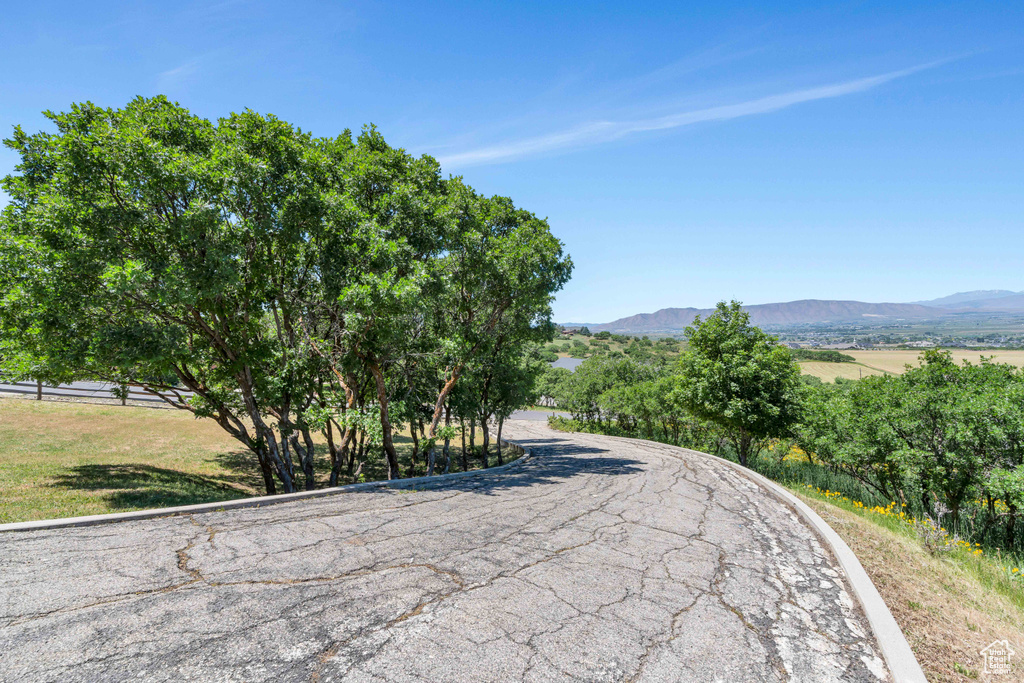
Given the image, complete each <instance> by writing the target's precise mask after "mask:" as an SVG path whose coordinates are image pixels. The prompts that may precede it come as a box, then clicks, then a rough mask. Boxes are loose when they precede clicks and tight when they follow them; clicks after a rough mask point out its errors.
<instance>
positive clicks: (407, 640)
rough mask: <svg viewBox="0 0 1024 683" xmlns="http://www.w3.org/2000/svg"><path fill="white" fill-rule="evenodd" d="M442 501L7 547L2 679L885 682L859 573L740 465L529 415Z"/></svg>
mask: <svg viewBox="0 0 1024 683" xmlns="http://www.w3.org/2000/svg"><path fill="white" fill-rule="evenodd" d="M505 431H506V434H508V436H509V438H510V439H513V440H518V441H520V442H522V443H523V444H524V445H527V446H531V447H532V448H533V449H534V452H535V454H536V455H535V457H534V458H532V459H529V460H528V461H526V462H525V463H522V464H520V465H517V466H514V467H513V468H511V469H510V470H507V471H505V472H503V473H493V474H482V475H479V476H476V477H468V478H461V479H457V480H451V481H448V482H445V483H443V484H439V485H436V486H434V487H432V488H431V489H430V490H421V491H409V490H394V489H384V490H374V491H368V492H358V493H349V494H345V495H338V496H331V497H328V498H320V499H315V500H308V501H302V502H295V503H287V504H281V505H274V506H269V507H266V508H262V509H244V510H236V511H227V512H214V513H207V514H201V515H195V516H193V517H173V518H164V519H157V520H146V521H137V522H126V523H120V524H110V525H103V526H95V527H87V528H79V529H63V530H52V531H36V532H26V533H6V534H0V576H2V579H3V580H2V581H0V679H2V680H11V681H14V680H18V681H23V680H54V681H77V680H82V681H103V680H119V681H120V680H133V681H136V680H217V681H231V680H240V681H241V680H245V681H258V680H283V681H291V680H313V681H332V680H347V681H473V682H474V683H475V682H477V681H521V680H522V681H563V680H565V681H568V680H579V681H623V680H627V681H677V680H678V681H690V680H695V681H713V680H721V681H729V682H735V681H771V680H787V679H791V680H802V681H816V682H817V681H831V680H844V681H874V680H880V679H883V680H884V679H886V678H887V676H888V674H887V673H886V671H885V666H884V664H883V663H882V660H881V659H880V657H879V655H878V652H877V648H876V646H875V645H874V643H873V642H872V639H871V637H870V636H869V635H868V628H867V626H866V620H865V619H864V618H863V617H862V616H861V615H860V614H859V613H858V612H857V610H856V609H855V608H854V607H853V601H852V600H851V598H850V595H849V594H848V592H847V590H846V588H845V585H844V579H843V577H842V574H841V571H840V570H839V569H838V568H837V566H836V565H835V563H834V561H833V560H831V558H830V557H829V555H828V554H827V553H826V552H825V551H824V550H823V549H822V547H821V545H820V544H819V543H818V541H817V540H816V538H815V537H814V535H813V534H812V533H811V531H810V530H809V529H808V528H807V527H806V526H804V525H803V523H802V522H801V521H799V519H798V518H797V517H796V515H795V514H794V513H792V512H791V511H790V510H789V509H787V508H786V507H784V506H783V505H782V504H780V503H779V502H777V501H776V500H775V499H774V498H772V497H770V496H769V495H768V494H766V493H765V492H764V491H763V490H762V489H760V488H759V487H758V486H756V485H755V484H753V483H751V482H750V481H748V480H746V479H745V478H743V477H742V476H740V475H738V474H736V473H734V472H733V471H731V470H730V469H728V468H727V467H725V466H723V465H721V464H718V463H716V462H714V461H712V460H711V459H709V458H706V457H704V456H701V455H700V454H697V453H693V452H691V451H685V450H682V449H678V448H672V447H669V446H661V445H657V444H651V443H647V442H636V441H629V440H624V439H614V438H610V437H603V436H593V435H585V434H572V435H568V434H560V433H557V432H552V431H550V430H548V429H547V427H546V426H545V425H542V424H538V423H530V422H509V423H506V426H505Z"/></svg>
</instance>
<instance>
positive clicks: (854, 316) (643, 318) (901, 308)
mask: <svg viewBox="0 0 1024 683" xmlns="http://www.w3.org/2000/svg"><path fill="white" fill-rule="evenodd" d="M743 310H745V311H747V313H749V314H750V322H752V323H754V324H755V325H787V324H799V323H817V322H846V321H852V320H860V319H863V318H865V317H885V318H918V319H919V318H934V317H935V316H936V314H937V311H936V309H935V308H929V307H928V306H921V305H919V304H891V303H881V304H870V303H865V302H863V301H831V300H822V299H803V300H801V301H787V302H785V303H777V304H757V305H754V306H744V307H743ZM713 312H714V309H713V308H663V309H661V310H660V311H655V312H654V313H640V314H638V315H631V316H629V317H627V318H620V319H618V320H613V321H612V322H610V323H603V324H600V325H589V327H590V329H591V330H592V331H594V332H599V331H601V330H608V331H609V332H669V331H681V330H683V329H685V328H686V327H687V326H689V325H692V324H693V320H694V318H696V317H697V316H698V315H699V316H701V317H706V316H707V315H708V314H710V313H713ZM939 315H941V313H939Z"/></svg>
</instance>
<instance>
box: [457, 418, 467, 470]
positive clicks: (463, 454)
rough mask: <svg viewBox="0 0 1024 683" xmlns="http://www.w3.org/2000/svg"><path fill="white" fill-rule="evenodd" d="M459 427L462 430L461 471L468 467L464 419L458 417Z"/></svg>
mask: <svg viewBox="0 0 1024 683" xmlns="http://www.w3.org/2000/svg"><path fill="white" fill-rule="evenodd" d="M459 429H460V430H461V431H462V471H463V472H465V471H466V470H468V469H469V462H467V461H466V421H465V420H463V419H462V418H461V417H460V418H459Z"/></svg>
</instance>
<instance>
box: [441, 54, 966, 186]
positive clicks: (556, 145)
mask: <svg viewBox="0 0 1024 683" xmlns="http://www.w3.org/2000/svg"><path fill="white" fill-rule="evenodd" d="M945 61H948V60H942V61H940V62H930V63H928V64H920V65H918V66H914V67H911V68H909V69H901V70H899V71H890V72H888V73H884V74H879V75H877V76H869V77H867V78H858V79H855V80H852V81H843V82H841V83H833V84H831V85H824V86H819V87H817V88H807V89H804V90H794V91H790V92H785V93H780V94H776V95H769V96H767V97H760V98H758V99H753V100H747V101H745V102H739V103H736V104H726V105H721V106H716V107H707V108H704V109H696V110H691V111H682V112H678V113H674V114H668V115H666V116H658V117H654V118H647V119H634V120H629V121H593V122H590V123H585V124H582V125H579V126H576V127H574V128H570V129H568V130H564V131H561V132H557V133H550V134H547V135H539V136H536V137H530V138H524V139H521V140H514V141H510V142H504V143H500V144H497V145H492V146H486V147H478V148H476V149H469V150H465V151H462V152H456V153H453V154H447V155H442V156H439V157H438V159H437V160H438V161H439V162H440V163H441V165H442V166H445V167H448V168H463V167H466V166H479V165H483V164H497V163H502V162H506V161H514V160H516V159H521V158H524V157H528V156H534V155H538V154H545V153H549V152H554V151H558V150H568V149H579V148H582V147H590V146H594V145H598V144H602V143H606V142H611V141H613V140H618V139H620V138H623V137H626V136H628V135H632V134H634V133H644V132H650V131H658V130H669V129H672V128H681V127H683V126H689V125H692V124H694V123H701V122H706V121H726V120H729V119H736V118H740V117H743V116H753V115H755V114H767V113H770V112H775V111H779V110H780V109H786V108H787V107H792V106H793V105H796V104H801V103H804V102H813V101H815V100H825V99H830V98H833V97H842V96H844V95H851V94H853V93H858V92H864V91H865V90H870V89H872V88H876V87H878V86H880V85H883V84H885V83H888V82H890V81H894V80H896V79H898V78H902V77H904V76H909V75H910V74H913V73H917V72H918V71H923V70H924V69H928V68H931V67H934V66H937V65H938V64H942V63H944V62H945Z"/></svg>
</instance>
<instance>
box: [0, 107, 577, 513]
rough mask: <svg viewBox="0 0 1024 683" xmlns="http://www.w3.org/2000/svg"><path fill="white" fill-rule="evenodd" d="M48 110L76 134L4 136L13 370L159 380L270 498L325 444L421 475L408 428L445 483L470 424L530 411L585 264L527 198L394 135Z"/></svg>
mask: <svg viewBox="0 0 1024 683" xmlns="http://www.w3.org/2000/svg"><path fill="white" fill-rule="evenodd" d="M47 115H48V117H49V118H50V120H51V121H52V122H53V124H54V126H55V128H56V132H55V133H37V134H34V135H30V134H27V133H25V132H24V131H23V130H21V128H17V129H15V133H14V135H13V137H12V138H11V139H10V140H6V141H5V144H6V145H7V146H8V147H9V148H11V149H12V150H14V151H15V152H16V153H17V154H19V155H20V158H21V162H20V164H19V165H18V167H17V170H16V172H15V173H14V174H12V175H10V176H8V177H7V178H5V179H4V181H3V188H4V190H5V191H6V192H7V193H8V195H10V197H11V203H10V204H9V205H8V206H7V207H6V208H5V209H4V211H3V213H2V216H0V293H2V295H0V371H2V372H3V373H5V374H7V375H9V376H11V375H13V376H19V377H34V378H38V379H41V380H43V381H47V382H51V383H57V382H65V381H70V380H74V379H82V378H93V379H102V380H107V381H112V382H115V383H118V384H124V383H128V382H131V383H136V384H142V385H143V386H145V387H146V388H147V389H148V390H150V391H152V392H153V393H155V394H158V395H160V396H161V397H162V398H163V399H164V400H165V401H167V402H168V403H169V404H171V405H173V406H174V407H176V408H180V409H183V410H188V411H191V412H193V413H195V414H196V415H197V416H200V417H205V418H209V419H212V420H215V421H216V422H217V423H218V424H219V425H220V426H221V427H222V428H223V429H225V430H226V431H227V432H228V433H229V434H231V435H232V436H233V437H235V438H236V439H238V440H239V441H240V442H241V443H242V444H244V445H245V446H246V447H247V448H248V449H250V450H251V451H252V452H253V453H254V454H255V461H256V462H257V463H258V466H259V467H260V470H261V472H262V475H263V480H264V483H265V486H266V490H267V492H268V493H274V492H276V491H277V489H278V487H280V488H281V489H283V490H284V491H285V492H290V491H293V490H295V489H297V488H298V487H299V486H300V485H299V483H298V479H299V477H300V476H301V478H302V479H303V480H304V486H305V488H307V489H309V488H313V487H314V485H315V472H314V464H315V459H314V453H315V444H314V435H316V434H317V433H319V435H320V436H319V437H318V439H317V440H321V439H322V440H325V441H326V443H327V447H328V450H329V452H330V459H331V474H330V477H329V483H330V484H331V485H335V484H336V483H337V481H338V477H339V474H340V473H341V472H342V471H343V470H347V471H348V472H349V473H351V472H352V467H353V462H354V459H355V458H356V457H357V455H358V454H359V453H360V452H362V451H363V450H364V449H365V448H366V444H367V443H370V444H372V443H379V444H380V447H381V448H382V449H383V455H384V457H385V458H386V460H387V463H388V473H389V477H391V478H395V477H398V476H400V472H399V467H398V459H397V454H396V451H395V446H394V442H393V434H394V431H395V429H396V426H397V425H398V424H400V423H404V424H407V425H412V427H413V429H412V434H413V438H414V439H417V441H418V443H417V445H416V449H417V450H418V451H419V452H420V453H422V454H423V456H424V458H425V459H426V462H427V465H426V467H427V470H428V472H429V473H433V471H434V466H435V448H434V446H435V444H437V443H439V442H440V441H444V443H445V444H446V445H447V443H448V440H449V439H450V438H451V437H452V436H453V434H454V429H453V427H452V421H453V420H472V421H475V422H476V423H478V424H479V425H480V426H481V429H482V434H483V438H484V442H485V446H484V448H485V452H486V447H487V446H486V444H487V439H488V430H487V423H488V420H489V419H491V418H492V416H497V418H498V419H499V420H501V418H502V416H505V415H507V414H509V413H510V412H511V411H512V410H513V409H515V408H518V407H520V406H521V405H522V404H523V403H525V402H527V401H528V399H529V394H530V393H531V391H532V383H533V379H534V377H535V376H536V375H537V374H538V372H539V371H540V369H539V368H540V365H539V364H538V362H537V361H536V359H535V358H534V359H531V358H530V357H529V354H527V353H526V351H527V350H528V349H530V348H533V347H535V345H536V344H538V343H540V342H544V341H550V340H551V338H552V335H553V325H552V324H551V322H550V304H551V301H552V295H553V293H554V292H556V291H557V290H559V289H560V288H561V287H562V286H563V284H564V283H565V282H566V281H567V280H568V278H569V276H570V274H571V270H572V264H571V261H570V260H569V258H568V257H567V256H566V255H564V254H563V252H562V245H561V243H560V242H559V241H558V240H557V239H556V238H555V237H553V236H552V234H551V232H550V229H549V227H548V225H547V223H546V221H544V220H541V219H539V218H537V217H536V216H534V215H533V214H531V213H529V212H527V211H524V210H522V209H519V208H517V207H516V206H515V205H514V204H513V202H512V201H511V200H509V199H507V198H504V197H484V196H481V195H479V194H477V193H476V192H474V191H473V190H472V188H470V187H468V186H466V185H465V184H464V183H463V182H462V181H461V179H459V178H449V179H444V178H442V176H441V173H440V168H439V167H438V164H437V163H436V162H435V161H434V160H433V159H432V158H430V157H428V156H423V157H420V158H414V157H412V156H410V155H409V154H407V153H405V152H404V151H403V150H401V149H395V148H392V147H390V146H388V145H387V144H386V143H385V141H384V139H383V138H382V137H381V135H380V134H379V133H378V132H377V131H376V130H375V129H374V128H372V127H370V128H367V129H365V130H364V131H363V132H362V134H361V135H359V136H358V137H357V138H355V139H353V137H352V135H351V134H350V133H349V132H348V131H346V132H345V133H344V134H342V135H340V136H339V137H337V138H316V137H313V136H312V135H310V134H308V133H305V132H303V131H301V130H298V129H296V128H295V127H293V126H292V125H290V124H288V123H286V122H284V121H281V120H279V119H277V118H275V117H273V116H263V115H259V114H257V113H255V112H252V111H245V112H243V113H240V114H233V115H231V116H229V117H226V118H222V119H219V120H218V121H216V122H211V121H209V120H205V119H202V118H199V117H196V116H194V115H192V114H191V113H189V112H188V111H187V110H185V109H183V108H182V107H180V106H178V105H177V104H175V103H172V102H170V101H168V100H167V99H165V98H162V97H156V98H151V99H146V98H138V99H136V100H134V101H133V102H131V103H130V104H129V105H128V106H126V107H125V108H123V109H104V108H100V107H97V106H95V105H93V104H90V103H86V104H80V105H75V106H73V107H72V109H71V110H70V111H69V112H65V113H60V114H55V113H47ZM183 390H185V391H187V392H190V393H191V394H192V396H191V397H189V396H187V395H186V394H184V393H183ZM419 437H422V439H423V441H422V442H421V443H420V442H419ZM444 454H445V457H446V461H447V455H448V449H447V448H445V449H444ZM484 457H485V458H486V455H485V456H484ZM464 465H465V463H464ZM445 467H447V462H446V465H445Z"/></svg>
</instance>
